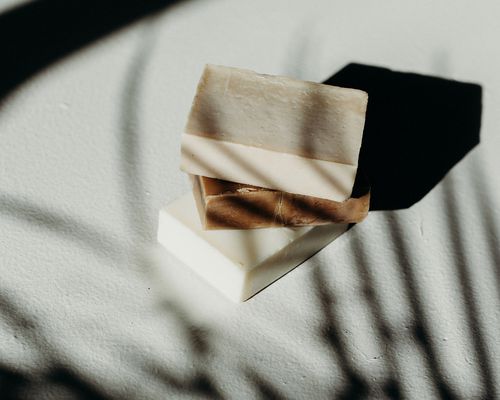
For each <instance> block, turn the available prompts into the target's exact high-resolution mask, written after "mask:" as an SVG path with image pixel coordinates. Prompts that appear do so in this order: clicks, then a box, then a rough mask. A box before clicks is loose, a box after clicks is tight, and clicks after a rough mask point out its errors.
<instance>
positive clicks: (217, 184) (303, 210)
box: [191, 176, 370, 229]
mask: <svg viewBox="0 0 500 400" xmlns="http://www.w3.org/2000/svg"><path fill="white" fill-rule="evenodd" d="M191 178H192V181H193V194H194V197H195V199H196V205H197V208H198V212H199V214H200V220H201V224H202V226H203V227H204V228H205V229H255V228H266V227H279V226H306V225H325V224H331V223H344V224H345V223H357V222H361V221H362V220H363V219H364V218H365V217H366V215H367V214H368V209H369V205H370V192H369V189H368V187H367V186H366V185H365V186H364V187H362V188H360V191H359V192H360V194H359V195H356V194H353V195H352V196H351V198H349V199H347V200H345V201H343V202H337V201H332V200H326V199H321V198H318V197H311V196H304V195H301V194H293V193H287V192H281V191H277V190H272V189H265V188H262V187H258V186H252V185H246V184H242V183H235V182H228V181H223V180H220V179H214V178H207V177H204V176H192V177H191Z"/></svg>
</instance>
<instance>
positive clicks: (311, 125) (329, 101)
mask: <svg viewBox="0 0 500 400" xmlns="http://www.w3.org/2000/svg"><path fill="white" fill-rule="evenodd" d="M367 100H368V96H367V94H366V93H365V92H363V91H361V90H356V89H348V88H341V87H335V86H331V85H324V84H319V83H314V82H307V81H301V80H297V79H293V78H288V77H283V76H272V75H264V74H257V73H255V72H253V71H248V70H244V69H238V68H231V67H224V66H216V65H207V66H206V67H205V70H204V71H203V75H202V77H201V79H200V83H199V85H198V89H197V93H196V96H195V99H194V101H193V105H192V108H191V112H190V115H189V118H188V122H187V126H186V129H185V132H186V133H189V134H191V135H199V136H205V137H209V138H212V139H217V140H224V141H228V142H233V143H240V144H243V145H247V146H253V147H259V148H265V149H267V150H273V151H277V152H285V153H290V154H295V155H299V156H304V157H309V158H316V159H320V160H326V161H333V162H338V163H343V164H351V165H357V162H358V154H359V148H360V146H361V138H362V135H363V127H364V122H365V111H366V104H367Z"/></svg>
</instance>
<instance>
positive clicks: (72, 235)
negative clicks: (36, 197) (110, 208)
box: [0, 194, 130, 261]
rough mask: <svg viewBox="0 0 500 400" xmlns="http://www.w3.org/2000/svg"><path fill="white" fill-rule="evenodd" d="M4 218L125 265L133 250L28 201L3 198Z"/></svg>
mask: <svg viewBox="0 0 500 400" xmlns="http://www.w3.org/2000/svg"><path fill="white" fill-rule="evenodd" d="M0 214H4V215H6V216H7V217H12V218H15V219H18V220H22V221H25V222H28V223H30V224H34V225H36V226H39V227H41V228H44V229H47V230H49V231H52V232H54V233H57V234H58V235H60V236H62V237H64V238H67V239H70V240H72V241H73V242H75V243H77V244H79V245H83V246H85V247H87V248H89V249H91V250H94V251H96V252H97V253H99V255H100V256H102V257H105V258H111V259H114V260H117V261H123V260H124V259H125V258H126V257H127V254H128V253H129V252H130V250H129V249H128V248H127V247H126V246H125V245H124V244H122V243H120V242H119V241H117V240H116V239H114V238H113V236H112V235H111V234H110V233H107V232H105V231H104V230H102V229H97V228H95V227H94V226H92V225H88V224H86V223H84V222H82V221H79V220H77V219H75V218H73V217H71V216H69V215H65V214H63V213H61V212H54V211H52V210H49V209H45V208H43V207H40V206H38V205H35V204H32V203H30V202H28V201H26V200H24V199H21V198H17V197H14V196H7V195H4V194H0Z"/></svg>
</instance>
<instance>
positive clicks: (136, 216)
mask: <svg viewBox="0 0 500 400" xmlns="http://www.w3.org/2000/svg"><path fill="white" fill-rule="evenodd" d="M154 32H155V25H154V24H153V25H147V26H146V31H145V32H144V34H143V35H142V38H141V39H140V40H139V45H138V49H137V50H136V52H135V53H134V55H133V59H132V62H131V65H130V67H129V69H128V71H127V74H126V78H125V86H124V88H123V91H122V93H123V95H122V104H121V110H120V121H119V125H120V136H121V141H120V164H121V170H122V176H121V177H122V180H123V182H122V184H123V186H124V191H125V193H124V198H125V208H126V210H127V213H128V218H129V223H130V226H131V228H132V231H133V233H134V235H135V236H136V237H138V238H147V239H151V237H152V236H153V234H152V232H149V231H151V226H150V225H151V224H149V223H148V221H150V220H151V219H150V218H148V215H147V212H146V211H145V210H144V207H145V206H146V202H145V197H144V196H143V191H144V189H143V184H142V178H141V175H142V174H141V168H140V167H141V163H140V153H141V137H140V131H139V122H140V121H139V110H140V104H139V103H140V94H141V84H142V82H143V79H144V73H145V69H146V65H147V62H148V60H149V59H150V56H151V52H152V50H153V47H154V44H155V40H154Z"/></svg>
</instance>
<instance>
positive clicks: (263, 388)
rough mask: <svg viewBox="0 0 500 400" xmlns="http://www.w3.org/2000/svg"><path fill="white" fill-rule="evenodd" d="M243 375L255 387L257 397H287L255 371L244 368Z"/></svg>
mask: <svg viewBox="0 0 500 400" xmlns="http://www.w3.org/2000/svg"><path fill="white" fill-rule="evenodd" d="M244 373H245V376H246V378H247V379H248V380H249V382H250V384H251V385H252V386H253V387H254V388H255V390H256V392H257V393H258V398H259V399H261V400H268V399H272V400H286V399H288V398H287V397H285V396H283V395H282V394H281V393H280V392H279V390H278V389H277V388H275V387H274V385H273V384H272V383H270V382H269V381H267V380H266V379H265V378H264V377H262V376H261V375H260V374H258V373H257V372H256V371H254V370H251V369H249V368H246V369H245V372H244Z"/></svg>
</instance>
